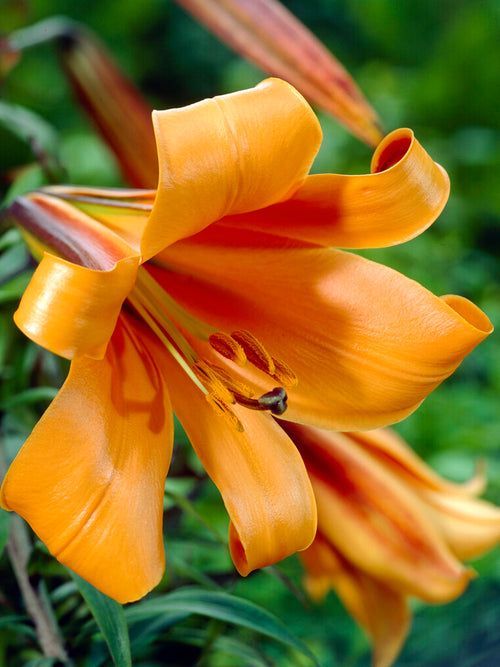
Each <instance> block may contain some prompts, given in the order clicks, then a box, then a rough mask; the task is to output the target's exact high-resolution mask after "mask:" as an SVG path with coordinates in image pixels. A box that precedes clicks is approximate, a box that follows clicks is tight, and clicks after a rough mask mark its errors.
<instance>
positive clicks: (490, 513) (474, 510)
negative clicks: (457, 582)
mask: <svg viewBox="0 0 500 667" xmlns="http://www.w3.org/2000/svg"><path fill="white" fill-rule="evenodd" d="M422 498H423V499H424V500H425V501H426V503H427V504H428V510H429V513H430V516H431V517H432V519H433V520H434V521H435V523H436V524H437V525H438V526H439V529H440V531H441V533H442V534H443V537H444V539H445V540H446V542H447V544H448V545H449V547H450V549H451V551H453V553H454V554H455V555H456V556H457V557H458V558H460V560H468V559H470V558H477V557H478V556H482V555H483V554H484V553H486V552H487V551H489V550H490V549H492V548H493V547H494V546H496V545H497V544H498V543H499V542H500V508H498V507H495V505H493V504H491V503H489V502H487V501H486V500H480V499H478V498H464V497H459V496H451V495H444V494H443V493H437V492H433V491H426V492H423V493H422Z"/></svg>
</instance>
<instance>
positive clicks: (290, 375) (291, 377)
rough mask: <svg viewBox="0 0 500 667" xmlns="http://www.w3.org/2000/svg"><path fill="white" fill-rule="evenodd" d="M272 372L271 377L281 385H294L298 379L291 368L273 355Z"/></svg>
mask: <svg viewBox="0 0 500 667" xmlns="http://www.w3.org/2000/svg"><path fill="white" fill-rule="evenodd" d="M273 361H274V373H273V378H274V379H275V380H276V382H278V384H280V385H282V386H283V387H295V386H297V383H298V381H299V379H298V377H297V376H296V375H295V373H294V372H293V370H292V369H291V368H290V366H289V365H288V364H286V363H285V362H284V361H282V360H281V359H277V358H276V357H273Z"/></svg>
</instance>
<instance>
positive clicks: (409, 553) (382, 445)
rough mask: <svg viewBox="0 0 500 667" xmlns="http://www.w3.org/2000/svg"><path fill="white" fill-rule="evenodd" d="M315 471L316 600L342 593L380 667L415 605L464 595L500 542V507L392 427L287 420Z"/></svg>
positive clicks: (311, 555) (311, 574) (311, 581)
mask: <svg viewBox="0 0 500 667" xmlns="http://www.w3.org/2000/svg"><path fill="white" fill-rule="evenodd" d="M282 426H283V428H284V429H285V431H286V432H287V433H288V435H289V436H290V437H291V438H292V440H293V441H294V442H295V444H296V445H297V447H298V449H299V451H300V453H301V454H302V457H303V459H304V462H305V464H306V467H307V471H308V473H309V477H310V479H311V482H312V485H313V489H314V494H315V497H316V502H317V507H318V533H317V536H316V539H315V540H314V542H313V544H312V545H311V546H310V547H309V549H307V550H306V551H304V552H302V553H301V554H300V557H301V560H302V562H303V564H304V567H305V570H306V577H305V585H306V588H307V589H308V591H309V592H310V594H311V596H312V597H313V598H316V599H318V600H320V599H322V598H323V597H324V596H325V595H326V594H327V592H328V591H329V590H330V589H334V590H335V591H336V592H337V594H338V595H339V597H340V599H341V600H342V602H343V603H344V604H345V606H346V607H347V609H348V610H349V612H350V613H351V614H352V616H353V617H354V618H355V619H356V620H357V621H358V622H359V623H360V625H361V626H362V627H363V628H364V629H365V630H366V631H367V632H368V634H369V635H370V636H371V639H372V641H373V643H374V660H373V662H374V665H376V667H387V666H388V665H390V664H392V662H393V661H394V659H395V658H396V657H397V655H398V653H399V651H400V649H401V647H402V645H403V643H404V640H405V637H406V635H407V632H408V628H409V624H410V612H409V609H408V604H407V600H408V597H409V596H416V597H418V598H420V599H422V600H425V601H427V602H433V603H436V602H437V603H443V602H448V601H450V600H453V599H454V598H455V597H457V596H458V595H460V594H461V593H462V592H463V590H464V588H465V586H466V585H467V582H468V581H469V579H470V578H471V577H472V576H474V572H473V570H471V569H470V568H466V567H464V566H463V565H462V563H461V561H462V560H465V559H469V558H475V557H477V556H479V555H481V554H483V553H485V552H486V551H488V550H489V549H491V548H492V547H493V546H495V545H496V544H498V542H499V541H500V509H499V508H497V507H495V506H494V505H492V504H491V503H488V502H486V501H484V500H480V499H478V498H477V497H476V496H477V495H478V494H479V493H480V492H481V490H482V488H483V486H484V480H483V479H482V476H480V475H478V476H476V477H475V478H473V479H472V480H471V481H470V482H468V483H466V484H454V483H452V482H448V481H446V480H444V479H443V478H441V477H440V476H439V475H437V474H436V473H434V472H433V470H432V469H431V468H429V467H428V466H427V465H426V464H425V463H424V462H423V461H421V460H420V459H419V458H418V456H417V455H416V454H415V453H414V452H413V451H412V450H411V449H410V447H409V446H408V445H407V444H406V443H405V442H404V441H403V440H402V439H401V438H400V437H399V436H398V435H397V434H396V433H395V432H394V431H391V430H389V429H378V430H374V431H367V432H363V433H333V432H327V431H323V430H319V429H316V428H314V427H310V426H302V425H297V424H290V423H285V422H283V423H282Z"/></svg>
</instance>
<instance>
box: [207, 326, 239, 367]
mask: <svg viewBox="0 0 500 667" xmlns="http://www.w3.org/2000/svg"><path fill="white" fill-rule="evenodd" d="M208 342H209V343H210V345H211V346H212V347H213V349H214V350H215V351H216V352H218V353H219V354H220V355H221V357H224V358H225V359H229V360H230V361H233V362H234V363H235V364H236V365H237V366H244V365H245V364H246V361H247V357H246V354H245V351H244V349H243V347H242V346H241V345H240V344H239V343H238V342H237V341H236V340H235V339H234V338H232V337H231V336H228V334H226V333H223V332H222V331H217V332H216V333H213V334H211V335H210V337H209V339H208Z"/></svg>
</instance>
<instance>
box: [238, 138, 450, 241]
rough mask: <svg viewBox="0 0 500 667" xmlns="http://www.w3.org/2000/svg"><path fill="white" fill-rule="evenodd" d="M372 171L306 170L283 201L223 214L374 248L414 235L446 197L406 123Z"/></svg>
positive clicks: (259, 226)
mask: <svg viewBox="0 0 500 667" xmlns="http://www.w3.org/2000/svg"><path fill="white" fill-rule="evenodd" d="M372 171H373V173H371V174H365V175H359V176H344V175H339V174H317V175H312V176H308V177H307V178H306V179H305V181H304V182H303V183H302V185H301V186H300V187H299V188H298V190H297V191H296V192H295V193H294V194H293V195H292V196H291V197H290V199H288V200H287V201H285V202H282V203H279V204H275V205H274V206H271V207H268V208H266V209H262V210H258V211H254V212H251V213H246V214H245V215H241V216H231V217H230V218H228V219H227V220H226V221H225V222H226V224H228V225H232V226H235V227H240V228H245V229H252V230H255V231H262V232H267V233H269V234H277V235H280V236H285V237H288V238H293V239H299V240H301V241H305V242H309V243H315V244H318V245H323V246H327V247H329V246H335V247H338V248H380V247H383V246H390V245H395V244H397V243H403V242H404V241H408V240H410V239H411V238H413V237H414V236H417V235H418V234H420V233H421V232H423V231H424V230H425V229H427V227H429V225H431V224H432V222H434V220H435V219H436V218H437V216H438V215H439V214H440V213H441V211H442V209H443V207H444V205H445V204H446V201H447V199H448V195H449V191H450V183H449V179H448V176H447V174H446V172H445V171H444V169H442V168H441V167H440V166H439V165H438V164H436V163H435V162H434V161H433V160H432V159H431V158H430V157H429V155H428V154H427V153H426V152H425V150H424V149H423V148H422V146H421V145H420V144H419V143H418V141H417V140H416V139H415V137H414V136H413V132H411V130H406V129H401V130H396V131H395V132H392V133H391V134H390V135H388V136H387V137H386V138H385V139H384V141H383V142H382V143H381V144H380V145H379V147H378V149H377V151H376V152H375V154H374V156H373V160H372Z"/></svg>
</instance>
